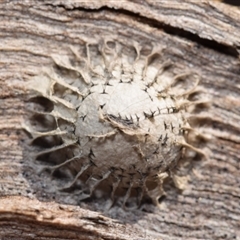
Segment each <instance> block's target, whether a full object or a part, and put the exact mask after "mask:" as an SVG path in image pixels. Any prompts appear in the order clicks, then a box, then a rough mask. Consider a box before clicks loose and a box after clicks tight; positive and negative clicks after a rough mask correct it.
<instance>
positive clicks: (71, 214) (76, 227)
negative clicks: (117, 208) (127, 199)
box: [0, 196, 136, 240]
mask: <svg viewBox="0 0 240 240" xmlns="http://www.w3.org/2000/svg"><path fill="white" fill-rule="evenodd" d="M12 229H14V231H12ZM129 229H130V228H129ZM129 229H126V227H125V225H123V224H120V223H118V222H117V221H115V220H113V219H110V218H107V217H104V216H103V215H101V214H100V213H98V212H93V211H89V210H85V209H82V208H80V207H78V206H70V205H63V204H57V203H54V202H47V203H46V202H45V203H44V202H40V201H38V200H37V199H29V198H27V197H21V196H12V197H6V198H1V199H0V236H1V237H4V236H6V237H10V235H9V234H11V237H18V236H19V234H21V237H25V238H24V239H32V238H29V235H32V236H35V237H34V239H38V237H41V239H45V238H46V239H48V237H49V236H51V237H53V236H57V237H61V239H86V240H87V239H134V237H133V236H134V235H135V236H136V232H135V233H134V232H131V231H130V230H129ZM135 231H136V230H135ZM13 233H15V234H16V235H15V236H13V235H12V234H13ZM25 235H26V236H25ZM44 237H45V238H44ZM14 239H15V238H14ZM58 239H60V238H58Z"/></svg>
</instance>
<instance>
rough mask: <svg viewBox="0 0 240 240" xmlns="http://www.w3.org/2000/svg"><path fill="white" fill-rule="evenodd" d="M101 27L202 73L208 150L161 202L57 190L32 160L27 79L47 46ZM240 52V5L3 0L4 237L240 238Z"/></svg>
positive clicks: (0, 179) (100, 31)
mask: <svg viewBox="0 0 240 240" xmlns="http://www.w3.org/2000/svg"><path fill="white" fill-rule="evenodd" d="M103 36H111V37H114V38H118V39H124V41H127V40H128V39H131V40H135V41H137V42H139V43H141V44H142V45H143V46H146V49H147V48H149V47H150V48H151V47H152V46H164V47H165V50H164V57H165V58H166V59H171V61H172V62H174V64H176V65H177V66H178V68H179V69H191V70H194V71H195V72H197V73H198V74H199V75H201V83H200V84H201V86H202V88H203V89H204V90H205V97H206V98H207V99H210V101H211V105H210V107H209V108H208V110H207V111H206V112H205V114H203V115H202V120H201V121H200V123H199V124H200V128H201V130H202V131H203V132H204V133H205V134H208V135H209V136H210V137H211V139H210V140H209V141H208V142H207V144H205V145H203V149H204V151H207V152H209V154H210V157H209V159H207V160H201V161H194V162H192V164H191V168H190V169H189V171H187V174H188V176H189V182H188V184H187V186H186V189H185V190H184V191H183V192H178V191H177V190H176V189H175V188H174V186H173V185H172V183H171V182H170V183H169V184H167V185H166V192H167V194H168V195H167V196H166V198H165V199H163V200H162V203H161V208H160V209H156V208H154V207H152V206H151V205H148V204H146V205H145V206H143V211H141V210H135V211H133V212H125V211H124V210H123V209H121V208H119V207H118V206H114V207H113V208H111V209H110V210H109V211H105V209H104V207H103V205H104V202H103V200H96V201H88V202H82V203H80V204H79V206H76V205H75V204H76V201H77V198H76V196H74V201H73V200H72V199H71V196H60V195H59V196H58V197H57V198H55V199H54V198H53V196H52V195H51V194H49V193H46V192H45V191H44V186H43V185H41V179H40V178H39V176H38V175H37V173H36V171H35V169H34V167H33V164H32V161H33V158H32V154H33V152H32V149H31V147H29V142H30V137H29V136H28V134H27V133H26V132H24V131H23V130H22V122H24V121H26V119H27V112H26V109H25V107H26V104H27V98H28V96H27V95H26V89H25V87H24V86H25V85H24V84H26V83H27V81H28V80H29V79H30V78H31V77H32V76H34V75H36V74H38V73H39V72H41V71H42V67H44V66H51V65H53V64H54V63H53V61H52V58H51V55H52V54H57V55H59V56H61V55H62V56H70V55H71V51H70V47H76V48H81V46H83V45H84V44H85V43H86V42H89V41H94V39H99V38H100V37H103ZM239 51H240V10H239V8H237V7H234V6H230V5H226V4H224V3H220V2H219V1H193V0H185V1H180V0H172V1H164V0H159V1H150V0H146V1H143V0H139V1H77V0H76V1H74V0H72V1H70V0H69V1H59V0H56V1H35V0H32V1H2V2H1V3H0V66H1V71H0V153H1V154H0V166H1V167H0V196H1V198H0V237H1V239H53V238H54V237H55V238H57V239H171V240H175V239H240V230H239V229H240V207H239V202H240V174H239V173H240V154H239V151H240V62H239ZM71 204H72V205H71Z"/></svg>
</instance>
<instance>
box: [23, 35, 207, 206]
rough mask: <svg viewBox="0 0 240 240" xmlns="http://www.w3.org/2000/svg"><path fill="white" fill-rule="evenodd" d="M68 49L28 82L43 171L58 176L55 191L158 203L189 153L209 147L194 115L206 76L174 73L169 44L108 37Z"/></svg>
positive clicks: (126, 203) (30, 127)
mask: <svg viewBox="0 0 240 240" xmlns="http://www.w3.org/2000/svg"><path fill="white" fill-rule="evenodd" d="M69 52H70V53H69V55H68V56H59V55H57V54H55V55H52V59H53V64H52V66H51V67H48V68H44V69H42V72H41V73H40V74H39V75H37V76H35V77H34V78H33V79H32V80H31V81H29V82H28V83H27V86H28V89H29V91H30V92H31V102H32V103H33V107H32V109H31V117H30V119H29V121H28V122H27V123H26V124H25V129H26V130H27V131H28V132H29V133H30V134H31V136H32V138H33V139H32V145H33V146H34V147H35V153H36V155H35V161H36V162H37V164H38V166H40V167H41V173H42V172H46V173H48V175H49V177H50V178H51V179H52V181H53V182H54V184H53V185H51V186H49V191H50V190H51V191H60V192H67V193H70V192H77V195H78V199H79V200H82V199H86V198H89V197H92V196H97V197H101V196H108V198H109V199H111V200H112V203H114V202H120V203H121V204H122V205H123V206H124V207H128V206H132V205H134V206H135V205H136V206H139V205H141V203H142V202H143V201H144V199H150V200H152V202H153V203H154V204H158V199H159V198H160V197H161V196H162V195H163V193H164V191H163V183H164V181H165V179H166V178H167V177H169V176H170V177H172V178H174V179H175V180H176V179H177V178H176V177H175V175H174V169H175V168H176V166H177V165H178V162H179V161H180V160H181V159H183V158H184V157H187V156H186V152H187V151H193V152H197V153H200V154H201V153H202V152H201V150H199V149H198V148H197V147H194V144H193V143H194V142H195V140H194V137H193V136H194V134H193V133H194V132H195V130H194V129H193V126H191V124H190V123H189V121H188V119H189V116H192V114H191V111H192V110H193V109H194V107H195V106H196V105H197V104H199V103H201V101H200V100H199V99H198V98H196V97H192V96H196V95H197V94H198V91H199V88H198V83H199V76H198V75H197V74H195V73H192V72H186V71H185V72H182V73H175V66H174V64H173V63H172V62H171V61H170V60H169V59H167V60H166V59H164V58H163V49H160V48H156V47H155V48H154V47H153V48H152V49H150V50H148V49H146V48H144V47H143V46H141V45H140V44H138V43H136V42H133V43H131V44H130V43H124V42H120V41H116V40H111V39H103V40H100V41H98V42H95V43H91V44H90V43H88V44H85V45H84V47H82V48H73V47H72V48H70V50H69ZM190 135H191V137H190ZM175 182H176V181H175ZM176 185H177V184H176Z"/></svg>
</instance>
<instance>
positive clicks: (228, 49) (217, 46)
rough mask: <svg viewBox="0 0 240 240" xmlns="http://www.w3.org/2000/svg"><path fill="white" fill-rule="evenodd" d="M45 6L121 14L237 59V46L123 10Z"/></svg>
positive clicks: (60, 5) (67, 9)
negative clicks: (205, 37) (202, 36)
mask: <svg viewBox="0 0 240 240" xmlns="http://www.w3.org/2000/svg"><path fill="white" fill-rule="evenodd" d="M46 5H47V6H51V7H59V8H64V9H65V10H66V11H84V12H89V13H97V12H101V11H106V12H110V13H112V14H114V15H119V14H123V15H126V16H129V17H131V18H132V19H134V20H135V21H137V22H140V23H142V24H147V25H149V26H151V27H153V28H157V29H162V30H163V31H164V32H165V33H167V34H170V35H172V36H178V37H180V38H184V39H187V40H190V41H192V42H195V43H197V44H198V45H202V46H204V47H206V48H210V49H212V50H215V51H217V52H219V53H221V54H225V55H229V56H232V57H234V58H238V57H239V51H238V46H236V48H234V47H232V46H227V45H225V44H221V43H219V42H216V41H214V40H209V39H204V38H201V37H199V36H198V35H197V34H194V33H191V32H189V31H186V30H184V29H181V28H176V27H173V26H170V25H167V24H165V23H163V22H160V21H157V20H155V19H151V18H147V17H143V16H141V15H140V14H138V13H133V12H131V11H128V10H125V9H116V10H115V9H112V8H109V7H106V6H104V7H101V8H99V9H86V8H83V7H73V8H68V7H67V6H65V5H63V4H58V5H52V4H46Z"/></svg>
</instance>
